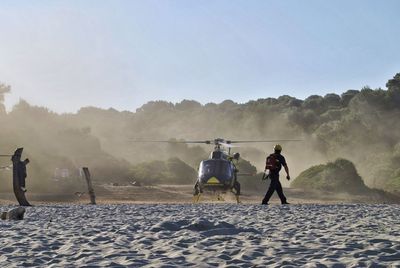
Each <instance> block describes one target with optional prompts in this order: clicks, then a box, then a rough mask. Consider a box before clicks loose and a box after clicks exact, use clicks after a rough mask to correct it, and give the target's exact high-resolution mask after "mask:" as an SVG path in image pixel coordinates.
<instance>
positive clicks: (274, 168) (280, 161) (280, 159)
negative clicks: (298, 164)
mask: <svg viewBox="0 0 400 268" xmlns="http://www.w3.org/2000/svg"><path fill="white" fill-rule="evenodd" d="M281 152H282V146H281V145H279V144H277V145H275V146H274V153H273V154H270V155H269V156H268V157H267V161H266V164H265V171H267V169H268V170H269V174H268V176H267V177H269V178H270V180H271V183H270V185H269V188H268V191H267V193H266V194H265V197H264V199H263V200H262V203H261V204H262V205H268V201H269V199H270V198H271V196H272V194H273V193H274V192H275V190H276V192H277V193H278V196H279V198H280V199H281V203H282V204H289V203H288V202H287V200H286V197H285V195H284V194H283V190H282V185H281V183H280V181H279V171H281V169H282V166H283V167H284V168H285V171H286V175H287V176H286V179H287V180H290V176H289V167H288V165H287V163H286V160H285V157H284V156H283V155H281Z"/></svg>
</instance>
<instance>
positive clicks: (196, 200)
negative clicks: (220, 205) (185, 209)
mask: <svg viewBox="0 0 400 268" xmlns="http://www.w3.org/2000/svg"><path fill="white" fill-rule="evenodd" d="M200 196H201V193H198V194H196V195H193V203H194V204H196V203H199V201H200Z"/></svg>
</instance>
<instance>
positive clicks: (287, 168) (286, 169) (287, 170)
mask: <svg viewBox="0 0 400 268" xmlns="http://www.w3.org/2000/svg"><path fill="white" fill-rule="evenodd" d="M283 167H284V168H285V171H286V175H287V176H286V179H288V180H290V175H289V166H288V165H287V164H286V165H284V166H283Z"/></svg>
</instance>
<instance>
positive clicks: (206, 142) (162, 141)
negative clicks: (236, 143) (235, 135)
mask: <svg viewBox="0 0 400 268" xmlns="http://www.w3.org/2000/svg"><path fill="white" fill-rule="evenodd" d="M131 142H137V143H139V142H145V143H147V142H149V143H150V142H158V143H204V144H211V141H209V140H208V141H174V140H171V141H166V140H131Z"/></svg>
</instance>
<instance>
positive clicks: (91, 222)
mask: <svg viewBox="0 0 400 268" xmlns="http://www.w3.org/2000/svg"><path fill="white" fill-rule="evenodd" d="M13 207H15V206H9V205H7V206H5V205H2V206H0V211H4V210H7V209H10V208H13ZM0 229H1V238H0V266H1V267H21V266H41V267H84V266H90V267H95V266H110V267H123V266H125V267H142V266H144V267H184V266H196V267H265V266H268V267H282V266H285V267H291V266H296V267H299V266H303V267H307V266H308V267H325V266H327V267H363V266H364V267H368V266H372V267H380V266H381V267H387V266H390V265H392V266H393V267H396V266H397V267H400V206H399V205H367V204H333V205H320V204H304V205H290V206H281V205H271V206H268V207H265V206H261V205H251V204H244V205H236V204H196V205H191V204H142V205H139V204H125V205H124V204H119V205H98V206H91V205H50V206H44V205H38V206H35V207H28V208H27V211H26V214H25V219H24V220H22V221H0Z"/></svg>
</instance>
